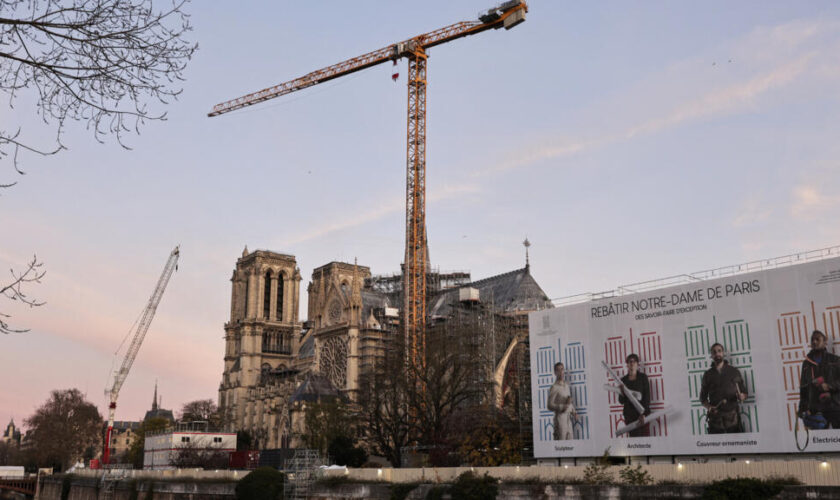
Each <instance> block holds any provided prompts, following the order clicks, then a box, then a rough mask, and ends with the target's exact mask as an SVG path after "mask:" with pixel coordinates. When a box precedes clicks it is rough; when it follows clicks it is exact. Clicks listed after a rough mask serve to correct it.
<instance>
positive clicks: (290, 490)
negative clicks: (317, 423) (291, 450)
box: [283, 449, 323, 499]
mask: <svg viewBox="0 0 840 500" xmlns="http://www.w3.org/2000/svg"><path fill="white" fill-rule="evenodd" d="M321 465H323V461H322V460H321V455H320V453H318V450H304V449H299V450H295V454H294V456H292V458H291V459H289V460H287V461H286V483H285V484H284V485H283V494H284V498H289V499H291V498H300V499H306V498H308V497H309V492H310V489H311V488H312V483H313V482H314V481H315V480H316V479H317V478H318V475H319V473H320V467H321Z"/></svg>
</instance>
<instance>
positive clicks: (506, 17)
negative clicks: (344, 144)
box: [207, 0, 528, 117]
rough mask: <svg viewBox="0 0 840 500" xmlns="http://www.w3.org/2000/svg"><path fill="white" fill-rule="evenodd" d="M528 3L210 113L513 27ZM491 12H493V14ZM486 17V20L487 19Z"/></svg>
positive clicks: (233, 101) (252, 95)
mask: <svg viewBox="0 0 840 500" xmlns="http://www.w3.org/2000/svg"><path fill="white" fill-rule="evenodd" d="M527 11H528V6H527V5H526V4H525V2H522V1H520V0H511V1H508V2H505V3H503V4H501V5H499V6H498V7H494V8H492V9H490V10H489V11H487V13H482V14H481V15H480V19H479V20H478V21H461V22H458V23H455V24H451V25H449V26H445V27H443V28H440V29H437V30H435V31H431V32H429V33H424V34H422V35H418V36H415V37H413V38H409V39H408V40H404V41H402V42H397V43H395V44H392V45H389V46H387V47H383V48H381V49H378V50H374V51H372V52H368V53H367V54H363V55H361V56H357V57H354V58H352V59H348V60H346V61H342V62H340V63H338V64H333V65H332V66H327V67H326V68H322V69H319V70H316V71H313V72H311V73H308V74H306V75H304V76H302V77H300V78H296V79H294V80H290V81H288V82H284V83H281V84H278V85H274V86H272V87H268V88H265V89H262V90H258V91H256V92H252V93H250V94H246V95H243V96H241V97H237V98H236V99H231V100H229V101H225V102H222V103H219V104H216V105H215V106H213V109H212V110H211V111H210V112H209V113H207V116H209V117H214V116H219V115H221V114H224V113H229V112H231V111H236V110H238V109H242V108H245V107H248V106H252V105H254V104H258V103H261V102H264V101H267V100H269V99H274V98H276V97H280V96H283V95H286V94H290V93H292V92H296V91H298V90H303V89H306V88H308V87H311V86H313V85H317V84H319V83H323V82H326V81H329V80H332V79H334V78H338V77H340V76H344V75H348V74H350V73H354V72H356V71H360V70H363V69H366V68H369V67H371V66H375V65H377V64H381V63H383V62H386V61H394V60H397V59H400V58H403V57H413V56H414V55H415V54H416V52H417V51H418V50H420V51H422V50H425V49H428V48H431V47H434V46H437V45H440V44H443V43H446V42H449V41H452V40H455V39H458V38H463V37H465V36H469V35H473V34H476V33H480V32H482V31H485V30H488V29H498V28H502V27H504V28H506V29H510V28H512V27H514V26H516V25H518V24H519V23H521V22H523V21H524V20H525V13H526V12H527ZM490 13H493V14H492V15H491V14H490ZM485 20H486V21H485Z"/></svg>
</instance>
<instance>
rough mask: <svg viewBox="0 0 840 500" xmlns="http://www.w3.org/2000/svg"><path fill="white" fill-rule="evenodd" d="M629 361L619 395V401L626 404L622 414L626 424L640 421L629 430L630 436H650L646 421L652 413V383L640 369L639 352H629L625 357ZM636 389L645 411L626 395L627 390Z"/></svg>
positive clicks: (622, 378)
mask: <svg viewBox="0 0 840 500" xmlns="http://www.w3.org/2000/svg"><path fill="white" fill-rule="evenodd" d="M625 361H626V363H627V374H626V375H624V376H623V377H621V383H622V384H624V385H623V387H622V393H621V394H619V395H618V402H619V403H621V404H623V405H624V409H623V410H622V414H623V415H624V423H625V425H629V424H632V423H633V422H635V421H637V420H638V421H639V427H637V428H635V429H633V430H632V431H630V432H629V436H630V437H646V436H650V425H647V423H646V422H645V416H647V415H650V383H649V382H648V377H647V375H645V374H644V373H642V372H640V371H639V356H638V355H637V354H628V355H627V358H626V359H625ZM628 390H629V391H635V392H637V393H639V394H640V395H641V398H637V400H638V401H639V403H641V404H642V408H644V412H639V411H638V410H636V407H635V406H634V405H633V404H632V403H631V402H630V398H629V397H628V396H627V395H626V392H627V391H628Z"/></svg>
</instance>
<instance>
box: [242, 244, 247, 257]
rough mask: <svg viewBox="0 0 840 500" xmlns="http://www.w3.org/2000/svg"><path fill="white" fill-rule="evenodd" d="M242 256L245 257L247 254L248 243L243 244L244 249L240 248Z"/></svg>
mask: <svg viewBox="0 0 840 500" xmlns="http://www.w3.org/2000/svg"><path fill="white" fill-rule="evenodd" d="M242 256H243V257H247V256H248V245H245V250H242Z"/></svg>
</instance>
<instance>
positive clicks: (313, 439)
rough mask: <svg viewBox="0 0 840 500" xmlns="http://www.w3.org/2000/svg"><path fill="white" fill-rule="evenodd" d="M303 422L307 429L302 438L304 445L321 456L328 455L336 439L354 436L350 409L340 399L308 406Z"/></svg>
mask: <svg viewBox="0 0 840 500" xmlns="http://www.w3.org/2000/svg"><path fill="white" fill-rule="evenodd" d="M303 421H304V425H305V427H306V433H305V434H304V435H303V436H301V437H302V439H303V442H304V444H305V445H306V447H307V448H311V449H313V450H318V451H320V452H321V454H325V453H327V447H328V446H329V444H330V443H331V442H332V441H333V440H334V439H335V438H337V437H340V436H350V435H352V434H354V432H353V428H354V420H353V416H352V414H351V412H350V408H349V407H348V406H347V404H346V403H344V402H343V401H342V400H341V399H340V398H333V399H326V400H321V401H317V402H314V403H309V404H307V405H306V413H305V415H304V419H303Z"/></svg>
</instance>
